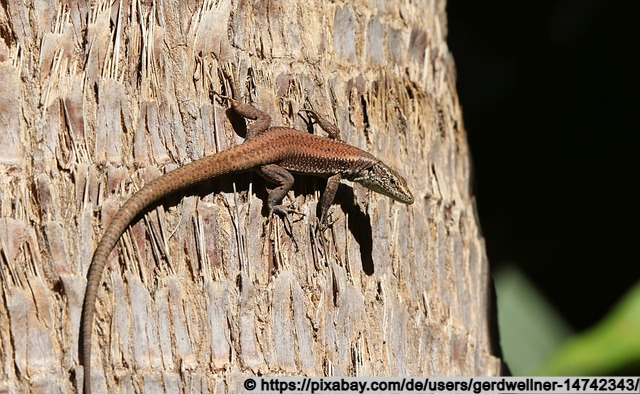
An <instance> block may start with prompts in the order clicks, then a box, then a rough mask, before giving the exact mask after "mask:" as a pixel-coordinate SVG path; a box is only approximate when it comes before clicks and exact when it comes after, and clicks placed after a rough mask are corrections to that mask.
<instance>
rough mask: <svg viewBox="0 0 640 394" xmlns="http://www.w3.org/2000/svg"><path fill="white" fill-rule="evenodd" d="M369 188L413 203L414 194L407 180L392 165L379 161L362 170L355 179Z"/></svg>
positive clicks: (397, 199) (395, 198) (407, 202)
mask: <svg viewBox="0 0 640 394" xmlns="http://www.w3.org/2000/svg"><path fill="white" fill-rule="evenodd" d="M353 180H354V181H355V182H358V183H359V184H361V185H362V186H364V187H366V188H367V189H370V190H373V191H374V192H377V193H380V194H384V195H385V196H388V197H391V198H393V199H394V200H396V201H399V202H401V203H404V204H413V201H414V200H413V194H411V190H409V186H407V181H405V180H404V178H403V177H401V176H400V174H398V173H397V172H395V171H394V170H393V169H392V168H391V167H389V166H387V165H386V164H384V163H382V162H380V161H378V162H376V163H374V164H373V165H372V166H371V167H369V168H367V169H365V170H363V171H361V172H360V174H359V176H357V177H355V178H354V179H353Z"/></svg>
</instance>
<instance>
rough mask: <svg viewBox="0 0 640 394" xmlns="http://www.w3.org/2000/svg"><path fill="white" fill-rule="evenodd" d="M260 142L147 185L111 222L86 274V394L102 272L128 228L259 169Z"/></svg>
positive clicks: (83, 342) (83, 329)
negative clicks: (173, 196) (179, 195)
mask: <svg viewBox="0 0 640 394" xmlns="http://www.w3.org/2000/svg"><path fill="white" fill-rule="evenodd" d="M257 140H259V138H256V139H255V140H251V141H249V142H245V143H244V144H241V145H238V146H236V147H234V148H231V149H228V150H225V151H222V152H220V153H218V154H215V155H212V156H207V157H204V158H202V159H200V160H197V161H194V162H192V163H189V164H187V165H185V166H183V167H180V168H177V169H175V170H173V171H171V172H169V173H167V174H165V175H163V176H161V177H159V178H157V179H155V180H154V181H152V182H150V183H149V184H147V185H145V186H144V187H143V188H142V189H140V190H139V191H138V192H137V193H136V194H134V195H133V196H131V197H130V198H129V199H128V200H127V202H125V203H124V205H123V206H122V207H121V208H120V210H118V212H117V213H116V215H115V216H114V217H113V219H112V220H111V223H110V224H109V227H107V230H106V231H105V233H104V235H103V236H102V239H101V240H100V242H99V243H98V247H97V248H96V251H95V253H94V254H93V259H92V260H91V265H90V266H89V272H88V274H87V289H86V291H85V294H84V303H83V307H82V319H81V332H80V334H81V336H82V339H81V342H80V343H81V346H82V349H81V354H82V365H83V366H84V392H85V394H90V393H91V333H92V329H93V318H94V314H95V308H96V307H95V303H96V297H97V294H98V289H99V287H100V282H101V278H102V272H103V271H104V267H105V265H106V264H107V258H108V257H109V254H111V251H112V250H113V248H114V247H115V245H116V243H117V242H118V240H119V239H120V236H122V234H123V233H124V231H125V230H126V229H127V227H129V224H130V223H131V221H132V220H133V219H134V218H135V217H136V216H137V215H138V214H140V213H141V212H142V211H143V210H144V209H145V208H147V207H148V206H150V205H152V204H153V203H155V202H156V201H157V200H159V199H160V198H162V197H164V196H166V195H167V194H170V193H173V192H175V191H178V190H180V189H183V188H186V187H189V186H192V185H195V184H197V183H200V182H202V181H204V180H207V179H212V178H215V177H218V176H221V175H225V174H230V173H236V172H242V171H247V170H251V169H252V168H255V167H257V166H259V165H260V164H263V163H261V159H260V157H259V156H256V155H255V154H252V153H254V152H255V150H256V145H259V141H257Z"/></svg>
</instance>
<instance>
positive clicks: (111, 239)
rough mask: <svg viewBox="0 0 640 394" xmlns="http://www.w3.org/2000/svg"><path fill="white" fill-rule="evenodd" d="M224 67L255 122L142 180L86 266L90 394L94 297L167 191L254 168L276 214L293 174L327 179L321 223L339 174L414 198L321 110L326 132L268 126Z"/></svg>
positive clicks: (241, 106) (234, 101) (240, 109)
mask: <svg viewBox="0 0 640 394" xmlns="http://www.w3.org/2000/svg"><path fill="white" fill-rule="evenodd" d="M222 73H223V75H224V77H225V78H226V79H227V80H228V81H229V86H230V90H231V93H232V95H231V97H227V96H221V95H220V96H221V97H223V98H226V99H227V100H228V101H229V102H230V103H231V108H232V109H233V110H234V111H235V112H236V113H237V114H238V115H240V116H242V117H243V118H245V119H248V120H252V121H253V122H252V123H251V124H250V125H249V126H248V127H247V132H246V138H245V141H244V142H243V143H242V144H239V145H236V146H234V147H232V148H229V149H226V150H223V151H221V152H219V153H216V154H213V155H210V156H205V157H203V158H201V159H199V160H196V161H193V162H191V163H189V164H186V165H184V166H182V167H179V168H177V169H175V170H173V171H170V172H168V173H166V174H164V175H162V176H160V177H158V178H156V179H155V180H153V181H151V182H149V183H148V184H146V185H144V186H143V187H142V188H141V189H140V190H138V191H137V192H136V193H135V194H133V195H132V196H131V197H129V199H128V200H127V201H126V202H125V203H124V204H123V205H122V206H121V207H120V209H119V210H118V211H117V212H116V214H115V216H114V217H113V219H111V222H110V223H109V225H108V226H107V229H106V230H105V232H104V234H103V235H102V238H101V239H100V241H99V243H98V246H97V247H96V250H95V252H94V254H93V258H92V260H91V264H90V266H89V270H88V272H87V286H86V290H85V294H84V302H83V308H82V317H81V332H80V335H81V340H80V346H81V347H82V349H81V357H82V364H83V368H84V381H83V383H84V392H85V393H86V394H90V393H91V334H92V329H93V319H94V314H95V308H96V306H95V303H96V298H97V295H98V290H99V287H100V284H101V278H102V274H103V271H104V268H105V265H106V264H107V259H108V257H109V255H110V254H111V251H112V250H113V249H114V248H115V245H116V244H117V242H118V240H119V239H120V237H121V236H122V234H123V233H124V232H125V230H126V229H127V228H128V227H129V225H130V224H131V222H132V221H133V220H134V219H135V218H136V217H137V216H138V215H139V214H140V213H141V212H142V211H144V210H145V209H147V208H148V207H149V206H151V205H153V204H154V203H157V201H158V200H160V199H162V198H163V197H165V196H167V195H169V194H171V193H174V192H176V191H179V190H182V189H185V188H188V187H190V186H194V185H196V184H198V183H200V182H203V181H205V180H211V179H213V178H217V177H221V176H225V175H232V174H236V173H240V172H246V171H256V172H257V173H258V174H260V175H261V176H262V177H264V178H265V179H266V180H267V181H269V182H271V183H273V184H275V185H276V187H275V188H274V189H270V190H269V191H268V195H267V207H268V209H269V217H271V214H273V213H275V214H279V215H284V216H285V217H286V215H287V213H288V212H287V210H286V209H285V208H284V207H283V205H282V199H283V198H284V197H285V195H286V194H287V193H288V192H289V190H291V188H292V187H293V183H294V178H293V175H292V173H297V174H306V175H313V176H318V177H324V178H326V179H327V185H326V187H325V190H324V192H323V193H322V196H321V198H320V202H319V210H320V215H319V216H320V222H321V223H326V216H327V212H328V209H329V207H330V206H331V204H332V203H333V200H334V198H335V195H336V192H337V190H338V186H339V183H340V180H341V179H347V180H350V181H354V182H357V183H360V184H362V185H363V186H365V187H366V188H368V189H371V190H373V191H375V192H378V193H381V194H383V195H386V196H389V197H391V198H392V199H394V200H396V201H399V202H401V203H405V204H412V203H413V201H414V197H413V195H412V194H411V191H410V190H409V187H408V186H407V182H406V181H405V179H404V178H403V177H402V176H400V175H399V174H398V173H397V172H396V171H394V170H393V169H392V168H391V167H389V166H387V165H386V164H384V163H383V162H382V161H380V160H379V159H377V158H376V157H374V156H373V155H371V154H369V153H367V152H365V151H364V150H361V149H359V148H356V147H354V146H351V145H348V144H346V143H345V142H342V141H341V140H340V137H339V129H338V127H337V126H335V125H333V124H332V123H331V122H330V121H328V120H326V119H325V118H324V117H322V116H321V115H319V114H318V113H317V112H315V111H313V110H303V111H304V112H306V113H307V115H308V117H309V120H310V122H311V125H313V124H314V123H315V124H318V125H319V126H320V128H322V129H323V130H324V131H325V132H326V133H327V134H328V135H329V137H328V138H327V137H322V136H319V135H314V134H310V133H307V132H303V131H299V130H296V129H293V128H288V127H280V126H271V116H270V115H269V114H267V113H265V112H263V111H260V110H258V109H257V108H255V107H254V106H253V105H251V104H249V103H244V102H242V101H240V95H239V92H238V88H237V86H236V85H235V84H234V83H233V81H232V77H231V75H230V74H229V73H228V72H227V71H226V70H223V72H222Z"/></svg>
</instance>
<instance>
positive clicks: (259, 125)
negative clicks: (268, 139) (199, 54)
mask: <svg viewBox="0 0 640 394" xmlns="http://www.w3.org/2000/svg"><path fill="white" fill-rule="evenodd" d="M222 74H223V75H224V77H225V79H227V81H229V86H230V88H231V94H232V97H225V98H226V99H227V100H229V102H231V108H233V110H234V111H235V112H236V113H237V114H238V115H240V116H242V117H243V118H245V119H249V120H253V121H254V122H253V123H252V124H251V125H249V127H247V135H246V139H251V138H253V137H255V136H257V135H260V134H262V133H264V132H265V131H267V129H269V126H271V115H269V114H268V113H266V112H263V111H260V110H259V109H257V108H256V107H254V106H253V105H251V104H248V103H244V102H242V100H241V98H240V93H239V91H238V86H237V85H236V84H235V83H234V81H233V77H232V76H231V74H230V73H229V72H228V71H227V70H226V69H224V68H223V69H222Z"/></svg>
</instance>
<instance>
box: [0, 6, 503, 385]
mask: <svg viewBox="0 0 640 394" xmlns="http://www.w3.org/2000/svg"><path fill="white" fill-rule="evenodd" d="M350 3H352V4H341V3H333V2H328V1H325V2H322V3H320V2H305V1H295V0H281V1H270V2H264V1H253V0H250V1H239V2H236V1H229V0H219V1H212V2H205V4H200V3H196V4H191V5H190V6H189V7H184V6H180V3H179V2H176V3H175V4H169V3H168V2H159V3H156V4H153V3H152V4H146V3H145V4H141V3H140V2H131V3H126V4H125V3H118V2H116V3H115V4H113V5H109V4H110V2H105V3H100V4H98V5H95V6H93V7H91V6H89V5H87V4H85V3H84V2H79V3H73V6H69V7H63V6H58V8H57V9H45V8H42V7H39V5H40V3H37V4H35V5H34V4H31V5H25V4H23V3H22V2H19V1H11V0H10V1H7V2H3V3H2V8H1V9H0V35H1V36H2V40H0V141H1V142H0V182H1V185H2V188H1V189H0V248H1V251H0V280H1V281H2V300H3V302H2V303H1V305H0V354H1V356H2V357H1V358H2V362H0V392H5V391H8V392H27V391H28V390H29V389H30V390H33V391H36V392H39V391H53V392H57V391H61V392H72V391H74V390H75V389H78V388H79V387H80V385H81V381H82V379H81V376H82V373H81V371H82V367H81V366H80V364H79V356H78V338H79V337H78V335H79V324H80V314H81V305H82V298H83V294H84V290H85V285H86V279H85V275H86V272H87V269H88V267H89V263H90V261H91V255H92V253H93V250H94V248H95V245H96V243H97V242H98V240H99V239H100V236H101V234H102V233H103V231H104V228H105V225H106V224H108V223H109V221H110V218H111V217H112V216H113V214H114V213H115V212H116V211H117V209H118V208H119V207H120V206H121V204H122V203H123V202H124V201H125V200H126V199H127V197H129V196H131V195H132V194H133V193H135V191H136V190H138V189H139V187H140V186H141V185H142V184H144V183H146V182H149V181H150V180H152V179H154V178H156V177H158V176H159V175H161V174H162V173H165V172H167V171H169V170H171V169H173V168H176V167H178V166H180V165H183V164H185V163H188V162H191V161H193V160H196V159H198V158H200V157H203V156H205V155H210V154H214V153H216V152H218V151H220V150H223V149H226V148H228V147H230V146H233V145H235V144H238V143H240V142H241V141H242V138H241V137H242V135H241V132H236V131H235V130H234V129H233V128H232V127H231V122H230V121H229V118H228V116H227V114H226V111H225V108H224V106H223V105H222V103H221V102H219V101H217V100H215V99H214V98H215V97H214V95H213V94H212V92H214V91H217V92H224V91H226V90H225V88H224V87H223V82H224V81H223V80H222V79H221V78H220V74H219V72H218V70H219V69H220V68H221V67H228V66H229V65H231V66H232V67H233V70H234V74H235V76H236V78H238V85H239V87H240V90H241V93H242V94H243V96H244V99H245V101H251V102H253V103H254V105H255V106H256V107H258V108H260V109H262V110H264V111H266V112H268V113H270V114H271V115H272V119H273V121H272V124H273V125H285V126H291V127H295V128H298V129H300V130H306V128H305V127H306V126H305V124H304V122H303V120H302V119H301V118H300V117H299V116H297V112H298V111H299V110H300V109H302V108H305V107H308V106H309V105H311V106H313V108H314V109H316V110H317V111H318V112H320V113H324V114H326V115H328V117H329V118H333V119H334V121H335V122H336V124H337V125H338V126H339V127H340V129H341V131H342V138H343V139H344V140H345V141H346V142H348V143H350V144H351V145H355V146H357V147H360V148H362V149H365V150H367V151H369V152H371V153H372V154H374V155H375V156H377V157H379V158H380V159H382V160H383V161H384V162H386V163H387V164H389V165H390V166H391V167H393V168H395V169H396V170H398V172H399V173H401V174H403V175H404V176H405V177H406V178H407V181H408V183H409V185H410V187H411V189H412V191H413V193H414V195H415V197H416V202H415V203H414V204H413V205H411V206H405V205H402V204H399V203H395V202H392V201H391V200H390V199H388V198H386V197H384V196H381V195H378V194H375V193H372V192H368V191H366V189H363V188H362V187H360V186H359V185H355V186H353V188H351V185H347V184H345V185H342V186H341V188H340V190H339V192H338V196H337V198H336V204H335V205H334V206H333V209H332V212H331V220H332V222H333V224H332V226H331V227H330V229H329V230H327V231H326V232H324V233H316V232H315V231H314V229H315V224H316V219H315V217H316V202H317V201H318V197H319V194H320V191H321V190H322V188H323V185H324V181H322V180H318V179H313V178H308V177H299V178H296V187H295V188H294V192H293V193H290V194H289V199H290V200H289V201H287V200H285V203H287V202H289V203H291V204H292V205H293V207H294V208H295V209H296V210H297V211H299V212H300V213H301V214H296V213H293V214H292V215H291V219H292V221H293V234H292V235H290V234H287V233H286V231H285V229H284V226H283V222H282V220H280V219H279V218H275V219H273V220H271V221H270V220H269V217H268V215H267V214H266V212H265V209H264V207H263V205H264V201H265V196H266V192H265V186H269V185H268V184H266V183H265V182H263V181H262V180H261V179H260V178H259V177H258V176H256V175H252V174H242V175H237V176H229V177H225V178H221V179H218V180H215V181H213V182H208V183H206V184H203V185H200V186H198V187H197V188H192V189H188V190H185V191H184V192H182V193H178V194H176V195H174V196H171V197H169V198H167V199H165V200H163V201H162V202H161V204H160V205H158V206H156V207H152V209H150V210H149V211H148V212H147V213H146V215H144V217H141V218H140V219H139V220H137V221H136V222H135V224H133V225H132V226H131V227H130V229H129V230H128V231H127V232H126V233H125V235H124V236H123V237H122V239H121V241H120V242H119V244H118V247H117V248H116V250H115V251H114V252H113V253H112V254H111V256H110V259H109V266H108V267H107V270H106V271H107V272H105V275H104V276H103V286H102V288H101V290H100V293H99V296H98V304H97V307H98V310H97V314H96V318H95V322H94V332H93V349H94V351H93V368H94V369H95V371H94V372H95V375H94V378H93V385H94V392H107V391H109V392H154V393H155V392H168V393H174V392H179V391H182V392H230V393H231V392H241V391H239V390H241V389H242V388H241V387H242V381H243V379H244V377H245V376H251V375H256V374H260V375H280V374H285V375H310V376H328V375H336V376H341V375H347V376H354V375H358V376H398V375H402V376H408V375H412V376H425V375H495V374H497V373H498V372H499V360H498V359H497V358H496V357H494V356H493V355H492V354H491V343H490V338H489V337H490V335H489V329H488V316H487V310H488V307H487V302H488V301H487V299H488V296H487V294H488V275H489V274H488V262H487V259H486V254H485V248H484V242H483V240H482V237H481V234H480V232H479V229H478V222H477V217H476V214H475V205H474V199H473V196H472V195H471V192H470V187H469V184H470V181H469V178H470V159H469V152H468V147H467V142H466V137H465V133H464V130H463V127H462V116H461V110H460V106H459V103H458V99H457V96H456V92H455V72H454V66H453V61H452V58H451V54H450V53H449V51H448V48H447V46H446V43H445V38H446V27H447V24H446V16H445V2H444V1H436V0H414V1H410V0H405V1H400V2H392V1H387V2H384V1H378V2H375V4H376V8H370V7H371V4H373V3H371V2H367V1H354V2H350ZM139 7H142V8H139ZM316 132H318V133H320V132H319V131H318V130H316ZM238 134H240V135H238ZM254 183H255V184H254ZM107 388H108V389H107Z"/></svg>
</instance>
